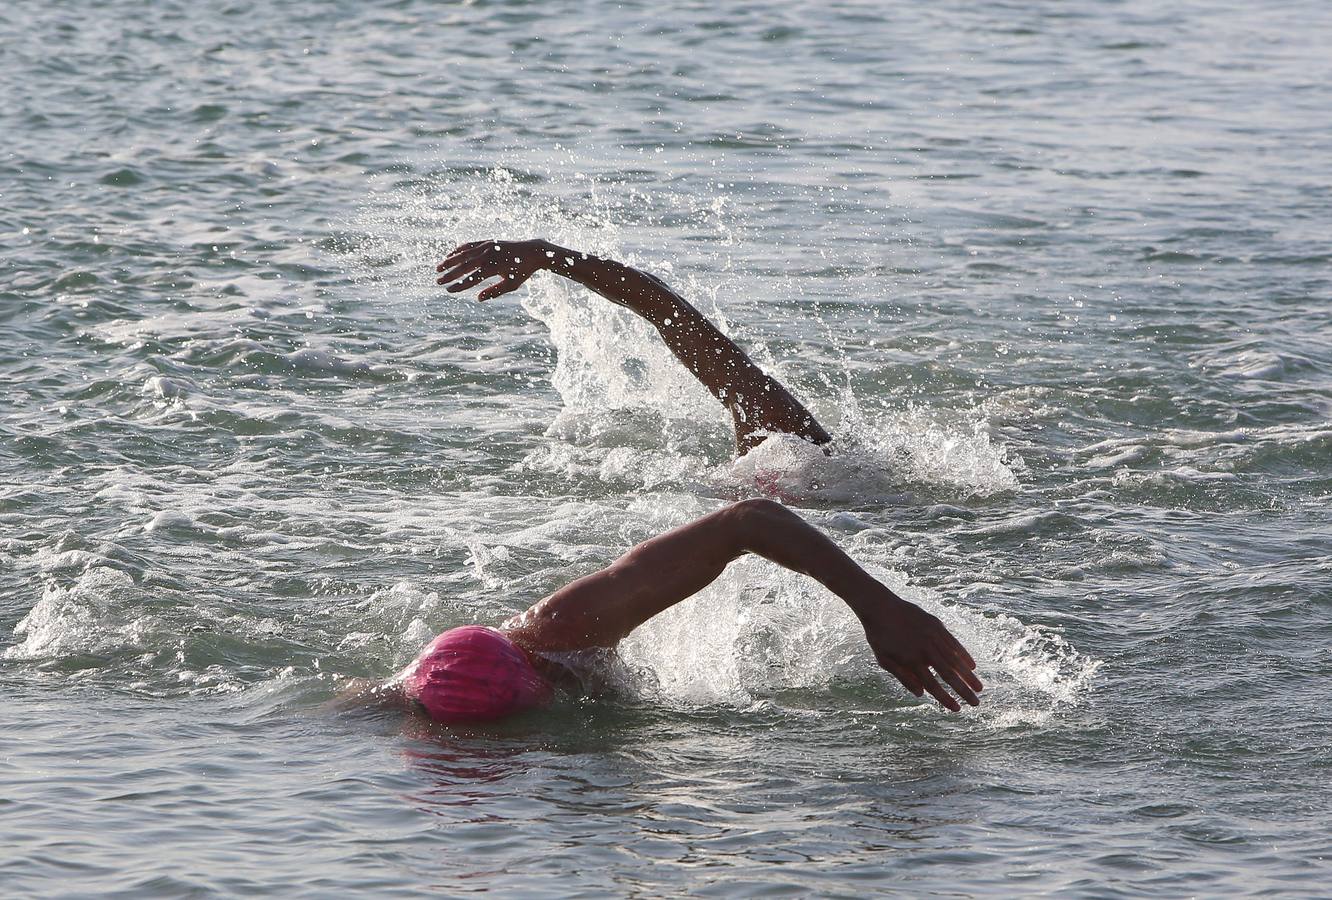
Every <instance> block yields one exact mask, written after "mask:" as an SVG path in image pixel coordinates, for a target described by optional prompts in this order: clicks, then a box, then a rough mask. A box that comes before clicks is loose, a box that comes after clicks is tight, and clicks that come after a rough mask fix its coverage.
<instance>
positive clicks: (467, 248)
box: [435, 241, 491, 272]
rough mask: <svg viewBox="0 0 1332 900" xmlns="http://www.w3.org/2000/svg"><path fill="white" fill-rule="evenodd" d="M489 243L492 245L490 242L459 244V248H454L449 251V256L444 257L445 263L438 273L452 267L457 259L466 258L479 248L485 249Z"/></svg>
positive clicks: (441, 264) (440, 265) (437, 270)
mask: <svg viewBox="0 0 1332 900" xmlns="http://www.w3.org/2000/svg"><path fill="white" fill-rule="evenodd" d="M488 243H491V242H490V241H469V242H468V243H466V244H459V245H458V246H456V247H454V248H453V249H452V250H450V251H449V253H448V255H447V256H445V257H444V261H443V262H442V263H440V264H439V265H438V266H437V267H436V268H435V271H436V272H443V271H444V270H445V269H446V268H447V267H449V266H450V265H452V264H453V262H454V260H456V259H460V258H462V257H463V256H465V255H467V254H469V253H471V252H472V251H474V250H477V249H478V248H481V247H484V246H485V245H486V244H488Z"/></svg>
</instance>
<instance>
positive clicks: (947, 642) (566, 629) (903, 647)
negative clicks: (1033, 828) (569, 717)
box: [503, 500, 982, 712]
mask: <svg viewBox="0 0 1332 900" xmlns="http://www.w3.org/2000/svg"><path fill="white" fill-rule="evenodd" d="M746 553H755V554H758V555H759V556H763V557H765V558H767V559H770V560H772V561H773V562H775V563H777V564H778V565H781V566H784V567H786V568H787V569H790V570H791V571H793V572H799V573H801V574H803V575H808V576H809V577H811V578H813V579H815V580H816V581H818V582H820V583H821V584H823V585H824V586H825V587H827V588H828V589H829V590H830V591H832V592H833V593H834V594H836V595H837V596H838V597H840V598H842V600H843V601H844V602H845V603H846V605H847V606H849V607H850V608H851V611H852V612H854V613H855V614H856V617H857V618H858V619H859V620H860V623H861V625H862V626H864V629H865V638H866V640H867V641H868V642H869V645H870V649H871V650H872V651H873V652H874V658H875V660H876V661H877V662H878V664H879V665H880V666H881V667H882V668H883V669H885V670H886V671H888V672H890V673H891V674H892V675H893V676H895V677H896V678H897V680H898V681H900V682H902V684H903V686H905V687H906V689H907V690H909V691H911V692H912V693H914V694H915V695H916V696H922V695H923V694H924V693H925V692H927V691H928V692H929V694H930V695H931V696H933V697H934V698H935V699H936V700H938V701H939V703H940V704H942V705H943V706H945V707H947V708H948V709H950V710H953V711H954V712H956V711H957V710H959V709H961V706H960V705H959V704H958V702H957V700H956V699H954V698H953V696H952V695H951V694H949V693H948V691H947V690H946V689H945V688H944V687H943V685H942V684H940V679H942V681H943V682H945V683H947V684H948V685H949V686H950V687H952V689H953V691H955V692H956V693H957V696H958V697H961V698H962V699H963V700H965V701H966V702H967V703H969V704H971V705H972V706H976V705H977V704H978V703H979V702H980V700H979V699H978V698H977V696H976V694H977V692H978V691H980V690H981V689H982V684H981V681H980V679H979V678H977V677H976V674H975V672H974V671H973V670H974V669H975V668H976V662H975V660H973V659H972V658H971V655H970V654H969V653H967V651H966V648H964V647H963V646H962V644H961V643H959V642H958V640H957V639H956V638H954V637H953V636H952V635H951V634H950V633H949V632H948V629H946V628H945V627H944V626H943V623H942V622H940V621H939V620H938V619H937V618H935V617H934V616H932V615H930V614H929V613H927V612H925V611H924V610H923V609H921V608H920V607H918V606H916V605H915V604H914V603H911V602H909V601H907V600H903V599H902V598H901V597H899V596H897V595H896V594H895V593H893V592H892V591H891V590H889V589H888V588H887V587H885V586H884V585H882V584H880V583H879V582H878V581H876V580H875V579H874V578H873V577H872V576H871V575H870V574H869V573H867V572H866V571H865V570H864V569H862V568H861V567H860V566H858V565H857V564H856V563H855V562H854V561H853V560H852V559H851V558H850V557H849V556H847V555H846V554H845V553H843V552H842V550H841V549H840V548H839V547H838V546H837V545H836V544H835V543H833V542H832V541H831V540H830V539H829V538H828V537H827V536H825V535H824V534H823V533H822V532H821V531H819V530H818V529H817V528H814V527H813V526H811V525H810V524H808V523H807V522H805V521H804V520H803V519H801V518H800V517H799V516H798V515H796V514H795V513H793V512H791V511H790V510H788V509H787V508H786V507H784V506H782V505H781V504H779V503H774V502H772V501H770V500H745V501H742V502H740V503H736V504H734V505H732V506H730V507H727V508H726V509H723V510H720V511H719V512H715V513H712V514H711V515H708V516H704V517H703V518H701V519H699V520H697V521H695V522H692V523H690V524H688V525H683V526H681V527H679V528H676V529H674V530H672V531H668V532H666V533H665V534H663V535H660V536H658V537H655V538H652V539H651V540H649V541H645V542H644V543H642V544H639V545H638V546H637V547H635V548H633V549H632V550H630V551H629V552H628V553H626V554H625V555H624V556H622V557H620V558H619V559H618V560H616V561H615V562H614V563H612V564H611V565H610V566H609V567H607V568H605V569H603V570H602V571H600V572H597V573H595V574H592V575H588V576H586V577H584V578H580V579H578V580H577V581H574V582H573V583H571V584H569V585H567V586H565V587H563V588H561V589H560V590H558V591H556V592H555V593H553V594H551V595H550V596H549V597H547V598H545V599H544V600H542V601H540V602H539V603H537V604H536V605H534V606H533V607H532V608H530V609H529V610H527V611H526V612H524V613H523V614H521V615H519V616H515V617H514V618H513V619H510V620H509V621H508V622H506V623H505V624H504V626H503V627H504V631H505V632H506V633H507V634H508V635H509V637H510V638H511V639H512V640H513V641H514V642H515V643H517V644H519V645H520V646H523V647H525V648H527V649H529V650H533V651H537V652H540V651H568V650H582V649H588V648H592V647H613V646H615V644H616V643H618V642H619V641H620V640H621V639H622V638H623V637H625V635H627V634H629V632H631V631H633V630H634V629H635V628H637V627H638V626H639V625H641V624H643V623H644V622H646V621H647V620H648V619H650V618H652V617H653V616H655V615H656V614H657V613H659V612H661V611H663V610H665V609H667V608H669V607H671V606H674V605H675V604H676V603H679V602H680V601H681V600H684V599H686V598H687V597H690V596H692V595H693V594H696V593H698V592H699V591H700V590H702V589H703V588H704V587H706V586H707V585H708V584H710V583H712V581H713V580H714V579H716V578H717V576H719V575H721V573H722V571H723V570H724V569H725V568H726V566H727V565H729V564H730V563H731V562H732V561H733V560H735V559H737V558H738V557H740V556H743V555H744V554H746ZM936 676H937V677H936Z"/></svg>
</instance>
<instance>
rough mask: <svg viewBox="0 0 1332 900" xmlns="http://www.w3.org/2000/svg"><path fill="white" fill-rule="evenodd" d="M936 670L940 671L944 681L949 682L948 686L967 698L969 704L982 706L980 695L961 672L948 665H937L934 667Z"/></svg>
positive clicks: (964, 698)
mask: <svg viewBox="0 0 1332 900" xmlns="http://www.w3.org/2000/svg"><path fill="white" fill-rule="evenodd" d="M934 671H935V672H937V673H939V675H940V676H942V677H943V680H944V681H946V682H948V686H949V687H951V688H952V689H953V692H954V693H956V694H957V695H958V696H959V697H961V698H962V699H963V700H965V701H966V703H967V705H968V706H980V697H977V696H976V692H975V691H974V690H972V687H971V685H970V684H968V683H967V681H966V679H965V678H963V677H962V673H961V672H959V671H957V670H956V669H953V668H950V667H947V666H944V667H940V666H937V665H936V666H935V667H934ZM973 677H975V676H973Z"/></svg>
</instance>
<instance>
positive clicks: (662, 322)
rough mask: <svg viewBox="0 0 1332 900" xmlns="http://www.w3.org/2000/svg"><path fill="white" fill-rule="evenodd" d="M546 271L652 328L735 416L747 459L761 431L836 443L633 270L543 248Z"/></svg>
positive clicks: (670, 295) (672, 297)
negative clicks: (588, 290) (602, 299)
mask: <svg viewBox="0 0 1332 900" xmlns="http://www.w3.org/2000/svg"><path fill="white" fill-rule="evenodd" d="M541 243H542V244H543V246H544V255H545V256H546V258H547V259H548V260H549V261H548V262H547V263H546V264H545V268H546V269H548V270H549V271H551V272H554V273H555V274H557V275H562V276H564V277H565V278H568V279H570V280H572V281H576V282H578V283H579V284H581V285H583V286H584V287H586V288H588V289H590V290H592V291H595V292H596V293H598V294H600V295H601V296H603V297H605V298H606V299H607V300H610V301H611V302H612V303H615V304H618V305H620V306H623V307H625V308H626V309H629V310H631V311H632V312H634V313H636V314H638V315H639V316H641V317H642V318H643V319H645V320H647V321H648V322H649V323H650V324H651V325H652V326H653V327H654V328H656V329H657V333H658V334H659V335H661V339H662V341H663V342H664V343H665V344H666V346H667V348H668V349H669V350H670V351H671V353H672V354H674V356H675V358H676V359H678V360H680V362H681V363H683V364H684V366H685V368H687V369H688V370H689V371H690V372H691V373H692V374H693V375H694V377H695V378H697V379H698V380H699V382H700V383H701V384H702V385H703V386H704V387H706V388H707V389H708V391H709V392H710V393H711V394H712V395H713V396H714V397H716V398H717V399H718V400H720V401H721V402H722V404H723V405H724V406H725V407H726V408H727V410H729V411H730V413H731V415H732V417H733V418H734V419H735V423H736V442H737V444H738V446H739V449H740V450H741V451H745V450H748V449H750V447H752V446H754V445H755V444H757V443H759V442H760V441H761V440H762V438H761V437H760V436H759V434H758V433H759V432H760V431H779V432H784V433H787V434H794V435H797V436H799V437H802V438H805V439H806V440H809V441H813V442H814V443H816V444H826V443H828V442H829V441H831V440H832V436H831V435H829V434H828V432H827V431H825V430H824V429H823V427H822V426H821V425H819V423H818V422H817V421H816V420H815V418H814V415H813V414H812V413H811V412H810V411H809V410H807V409H806V408H805V407H804V406H803V405H802V404H801V403H800V402H799V401H798V400H796V399H795V397H793V396H792V395H791V393H790V392H789V391H787V389H786V387H785V386H783V385H782V383H781V382H779V381H777V380H776V379H775V378H773V377H772V376H770V375H768V374H767V373H765V372H764V371H763V370H762V369H760V368H759V367H758V366H756V365H755V364H754V362H753V361H752V360H750V358H749V357H748V356H747V355H745V352H744V351H743V350H741V349H740V348H739V347H738V346H737V345H736V343H735V342H734V341H732V340H731V339H730V338H729V337H727V336H726V335H725V334H723V333H722V332H721V330H720V329H718V328H717V326H715V325H713V324H712V322H710V321H708V318H707V316H704V315H703V314H702V313H700V312H699V311H698V310H697V309H695V308H694V307H693V306H692V305H691V304H690V303H689V302H688V301H687V300H685V299H684V298H683V297H681V296H680V295H679V294H677V293H675V291H673V290H671V288H670V287H669V286H667V285H666V283H665V282H663V281H662V280H661V279H659V278H657V277H656V276H655V275H650V274H648V273H647V272H642V271H640V270H638V269H635V268H633V267H632V266H626V265H625V264H624V263H620V262H616V261H615V260H612V259H603V258H601V257H598V256H592V255H590V254H586V253H579V252H578V251H575V250H569V249H567V248H565V247H559V246H557V245H555V244H551V243H549V242H541Z"/></svg>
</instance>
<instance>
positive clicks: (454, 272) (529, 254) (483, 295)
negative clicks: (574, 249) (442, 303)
mask: <svg viewBox="0 0 1332 900" xmlns="http://www.w3.org/2000/svg"><path fill="white" fill-rule="evenodd" d="M550 247H551V245H550V244H548V243H546V242H545V241H540V240H536V241H472V242H470V243H466V244H459V245H458V246H457V247H454V248H453V249H452V250H450V251H449V255H448V256H447V257H445V259H444V261H443V262H442V263H440V264H439V265H438V266H436V267H435V271H436V272H437V273H439V278H437V279H436V283H437V284H444V285H448V287H447V288H446V290H448V292H449V293H450V294H456V293H458V292H459V291H465V290H468V289H470V288H474V287H476V286H477V285H478V284H480V283H481V282H483V281H486V280H488V279H491V278H499V279H500V280H499V281H497V282H496V283H494V284H492V285H490V286H488V287H486V288H483V289H482V290H481V292H480V293H478V294H477V295H476V299H478V300H493V299H494V298H496V297H499V296H501V295H503V294H507V293H509V292H510V291H516V290H517V289H518V288H520V287H522V284H523V282H525V281H527V279H529V278H531V277H532V276H533V275H534V274H536V273H537V272H539V271H540V270H541V269H543V268H545V267H546V265H547V263H549V262H550V261H551V260H552V259H553V258H554V252H553V251H552V250H551V249H550Z"/></svg>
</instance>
